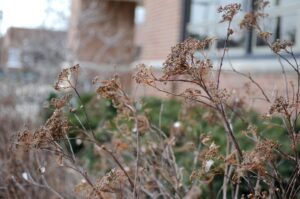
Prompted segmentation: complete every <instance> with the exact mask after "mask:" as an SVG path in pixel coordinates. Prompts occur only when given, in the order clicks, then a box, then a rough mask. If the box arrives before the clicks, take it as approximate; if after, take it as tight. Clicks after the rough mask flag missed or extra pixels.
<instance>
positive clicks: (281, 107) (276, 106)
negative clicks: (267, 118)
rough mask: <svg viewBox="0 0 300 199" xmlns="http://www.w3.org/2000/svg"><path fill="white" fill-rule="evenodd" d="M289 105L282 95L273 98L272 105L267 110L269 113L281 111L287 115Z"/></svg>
mask: <svg viewBox="0 0 300 199" xmlns="http://www.w3.org/2000/svg"><path fill="white" fill-rule="evenodd" d="M291 107H292V105H290V104H289V103H288V102H287V101H286V99H285V98H284V97H282V96H280V97H277V98H276V99H275V101H274V103H273V105H272V106H271V108H270V110H269V113H270V114H273V113H283V114H288V115H289V108H291Z"/></svg>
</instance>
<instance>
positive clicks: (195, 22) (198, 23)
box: [186, 0, 300, 55]
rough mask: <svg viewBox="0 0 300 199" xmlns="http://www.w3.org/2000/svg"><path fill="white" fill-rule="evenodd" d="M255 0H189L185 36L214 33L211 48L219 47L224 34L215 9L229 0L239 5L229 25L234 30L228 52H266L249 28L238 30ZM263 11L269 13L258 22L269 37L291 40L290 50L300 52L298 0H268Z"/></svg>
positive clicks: (202, 35)
mask: <svg viewBox="0 0 300 199" xmlns="http://www.w3.org/2000/svg"><path fill="white" fill-rule="evenodd" d="M254 1H255V0H252V1H251V0H191V4H190V15H189V22H188V23H187V26H186V31H187V35H188V36H192V37H195V38H197V39H204V38H206V37H216V38H217V42H216V44H215V46H213V47H212V50H218V49H222V48H223V47H224V42H225V39H226V36H227V33H226V29H227V24H226V23H221V24H220V23H219V21H220V19H221V14H218V13H217V9H218V7H219V6H221V5H227V4H229V3H241V4H242V5H243V7H242V12H240V13H239V14H237V15H236V16H235V18H234V20H233V23H232V25H233V26H232V28H233V30H234V32H235V35H234V37H231V40H230V41H229V46H230V47H231V49H232V50H231V52H232V54H235V55H243V54H245V53H248V54H255V53H261V52H262V51H263V52H266V53H267V52H269V51H268V50H267V47H266V44H265V43H264V42H263V41H262V40H261V39H260V38H259V37H258V36H257V35H256V32H255V31H254V30H253V31H252V33H251V32H250V33H249V31H245V30H241V29H240V28H239V22H240V21H241V20H242V17H243V15H244V14H245V13H243V12H246V11H247V10H249V9H250V7H251V4H253V3H254ZM265 12H266V13H269V14H270V17H266V18H265V19H263V20H262V21H261V22H260V26H261V27H262V29H263V30H264V31H268V32H272V33H273V35H272V38H271V39H272V41H275V40H276V39H281V40H287V41H290V42H293V43H294V50H295V51H299V52H300V44H299V43H300V42H299V41H298V40H300V38H299V37H300V34H299V29H300V23H297V22H298V21H300V0H270V5H268V6H267V8H266V10H265Z"/></svg>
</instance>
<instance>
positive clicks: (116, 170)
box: [15, 1, 300, 199]
mask: <svg viewBox="0 0 300 199" xmlns="http://www.w3.org/2000/svg"><path fill="white" fill-rule="evenodd" d="M256 2H257V4H256V5H255V9H254V10H253V11H251V12H249V13H246V15H245V17H244V18H243V20H242V21H241V23H240V27H241V28H245V29H254V30H255V31H257V32H258V35H260V36H261V38H262V39H263V40H264V41H265V42H266V43H267V44H268V47H269V48H270V50H271V51H272V52H273V53H275V55H277V56H278V57H279V58H280V59H281V60H283V61H285V63H286V64H287V65H288V66H290V67H291V68H292V69H293V70H294V71H295V73H296V75H297V80H298V82H300V71H299V67H298V63H297V60H296V59H295V57H294V54H293V52H292V50H291V44H290V43H288V42H284V41H283V42H280V41H276V42H275V43H274V44H272V43H271V42H270V41H269V39H270V33H268V32H264V31H262V30H261V28H260V27H259V23H258V20H261V19H262V18H264V17H265V16H266V15H265V14H264V13H263V9H264V8H265V7H266V5H267V2H266V1H256ZM240 9H241V5H240V4H230V5H227V6H223V7H220V8H219V12H221V13H223V15H222V21H221V22H222V23H223V22H224V23H228V28H227V38H226V41H225V44H224V49H223V54H222V57H221V58H220V62H219V65H216V64H215V63H213V62H212V61H211V59H210V58H209V55H208V53H207V52H208V51H207V49H208V48H209V47H210V46H211V45H212V44H213V42H214V41H215V39H214V38H206V39H204V40H202V41H199V40H196V39H192V38H190V39H187V40H185V41H184V42H182V43H180V44H177V45H176V46H175V47H173V48H172V50H171V53H170V54H169V55H168V57H167V59H166V61H165V62H164V63H163V70H162V72H163V74H162V75H161V76H156V75H154V73H153V72H152V70H151V67H149V66H146V65H145V64H142V65H139V66H138V69H137V72H136V73H135V75H134V79H135V81H136V82H137V83H139V84H145V85H148V86H149V87H151V88H154V89H156V90H158V91H160V92H163V93H166V94H169V95H171V96H173V97H178V98H182V99H184V100H185V102H193V103H186V107H184V108H183V111H182V113H181V115H180V117H181V119H182V120H185V122H186V123H185V125H182V123H181V122H180V121H178V122H175V123H174V125H173V126H172V127H170V131H169V132H164V131H163V130H162V129H161V128H160V123H159V125H158V127H157V126H156V125H154V124H153V123H151V121H150V120H149V118H148V117H147V111H145V110H144V112H143V111H142V110H143V109H141V108H139V105H141V106H143V105H142V104H141V103H140V101H136V100H134V99H133V98H131V97H129V95H127V94H126V92H125V91H124V89H123V88H122V86H121V83H120V80H119V78H118V76H114V77H112V79H110V80H105V81H100V80H99V78H96V79H95V80H94V83H96V84H99V87H98V88H97V90H96V93H97V94H98V95H99V96H100V97H101V98H105V99H108V100H110V101H111V102H112V106H113V107H114V108H115V109H116V110H117V115H116V116H115V117H114V118H113V119H112V120H111V121H108V122H106V123H105V124H104V125H102V126H101V127H99V128H101V130H105V131H108V132H110V133H111V138H110V140H109V141H108V142H102V141H101V140H99V139H98V137H97V136H99V134H97V132H96V131H97V130H98V129H96V130H95V129H93V128H92V127H91V120H90V117H89V115H88V112H87V111H86V106H85V104H84V103H83V100H82V97H81V95H80V93H79V92H78V88H77V86H76V82H77V76H78V74H79V66H78V65H76V66H73V67H71V68H68V69H64V70H63V71H62V72H61V73H60V75H59V77H58V80H57V82H56V84H55V88H56V90H57V91H67V92H73V93H74V94H75V95H74V96H77V98H78V99H79V101H80V103H81V105H80V110H75V111H70V108H71V110H72V107H71V105H70V100H71V95H69V94H68V95H66V96H65V97H63V98H61V99H53V100H52V102H51V103H52V105H53V106H54V108H55V110H54V112H53V114H52V116H51V117H50V118H49V119H48V120H47V121H46V122H45V124H44V125H42V126H41V127H40V128H38V129H37V130H30V129H26V130H23V131H21V132H19V133H18V135H17V137H16V140H15V145H16V146H17V148H20V147H22V148H24V149H25V151H28V150H37V151H49V152H52V153H53V154H54V155H55V157H56V158H57V161H56V162H57V164H58V166H60V167H65V168H68V169H70V170H72V171H74V172H76V173H77V174H79V175H80V176H81V178H82V180H81V181H80V182H78V185H77V186H76V187H75V192H76V193H78V194H79V195H81V196H83V197H86V198H105V199H106V198H164V199H171V198H172V199H174V198H175V199H177V198H178V199H179V198H186V199H187V198H203V197H204V198H208V197H209V198H214V197H216V198H218V197H219V196H221V195H223V198H229V196H230V198H297V197H299V189H300V188H299V187H300V182H299V177H300V160H299V132H298V130H297V125H298V124H299V121H298V120H299V112H300V111H299V105H298V103H299V96H300V84H299V83H298V84H297V86H294V85H293V87H292V89H293V92H292V94H291V93H288V92H287V94H286V96H284V95H283V96H280V95H276V96H271V95H269V93H268V92H266V91H265V90H264V89H263V85H260V84H258V83H257V82H256V81H255V80H254V79H253V78H252V76H251V75H245V74H243V73H240V72H238V71H236V70H235V72H236V73H237V74H238V75H241V76H243V77H246V78H248V79H249V81H250V83H251V84H252V85H254V86H255V87H257V88H258V90H260V91H261V94H262V95H263V100H264V101H265V104H266V106H269V107H270V109H269V110H270V111H269V113H268V114H267V115H266V116H265V117H262V118H263V120H265V122H266V123H268V124H269V123H270V124H269V125H270V126H272V125H273V124H272V119H275V118H279V119H280V121H281V123H280V125H279V126H280V128H283V129H284V130H285V133H286V134H285V137H284V139H286V140H287V141H288V142H289V143H290V146H291V147H290V148H288V149H285V148H283V147H282V145H281V140H272V139H271V138H269V137H268V135H264V134H263V131H265V130H266V129H259V128H257V127H256V126H255V124H253V122H252V121H251V118H249V117H250V116H249V115H247V114H248V113H247V112H245V110H246V107H245V106H246V103H244V100H243V99H242V98H241V99H237V98H236V96H235V95H234V94H233V92H231V91H230V90H228V89H226V88H224V87H222V81H221V80H220V75H221V72H222V65H223V61H224V57H225V55H226V53H227V52H228V50H229V49H228V46H227V44H228V40H229V38H230V37H231V36H234V31H233V30H232V29H231V22H232V21H233V18H234V17H235V15H236V14H237V13H238V12H239V11H240ZM282 52H284V53H286V54H288V55H289V56H291V57H292V58H293V60H294V62H291V61H290V59H287V58H286V57H285V56H284V54H281V53H282ZM174 82H175V83H180V84H185V85H186V87H185V88H186V89H184V90H182V91H180V92H176V93H175V92H174V91H169V90H164V89H163V88H162V87H160V86H159V85H160V84H161V83H163V84H173V83H174ZM285 83H286V82H285ZM286 84H287V83H286ZM249 94H250V93H249ZM290 95H292V96H290ZM191 104H193V105H194V104H200V106H201V108H202V109H203V110H205V114H203V115H202V116H201V117H196V116H199V115H196V116H195V115H193V114H192V113H191V112H193V110H192V109H193V107H192V106H191ZM162 110H163V109H162V108H161V112H162ZM78 111H82V112H83V114H82V115H83V117H82V118H79V117H78V115H77V112H78ZM66 114H71V115H72V116H74V117H75V118H76V119H78V123H79V124H80V131H79V133H78V134H77V135H76V137H75V139H76V141H77V140H80V143H84V144H86V145H88V146H90V147H91V148H92V153H93V154H95V155H96V157H100V158H98V159H97V160H96V161H97V162H98V164H99V165H100V166H99V168H100V169H99V170H100V171H99V172H98V173H97V175H93V173H92V172H91V171H87V170H84V169H83V164H82V162H81V161H80V160H79V159H78V158H77V156H76V154H75V153H74V150H73V146H72V145H71V138H70V137H69V136H70V134H71V133H70V132H71V129H72V128H71V127H72V126H71V124H70V122H69V121H68V120H67V117H66ZM159 115H160V116H161V113H159ZM160 116H159V117H160ZM162 119H164V118H160V121H161V120H162ZM199 120H205V122H207V125H208V126H210V127H212V128H211V130H212V131H213V130H215V129H214V128H213V127H220V129H221V130H220V132H221V133H220V134H219V135H218V138H219V139H225V140H226V147H224V146H221V145H219V144H217V142H218V140H217V139H215V138H213V136H211V133H209V132H201V133H200V134H199V135H197V137H196V139H195V140H189V141H185V140H184V139H183V138H184V136H185V134H186V133H187V132H189V131H193V130H194V128H197V125H199ZM236 121H237V122H239V124H240V125H239V126H237V125H234V122H236ZM238 128H240V131H243V134H242V135H241V134H238V131H239V130H238ZM266 128H268V127H266ZM275 133H276V132H275ZM245 140H247V141H248V142H247V143H248V144H249V146H245V142H244V141H245ZM178 154H183V156H184V158H186V159H188V160H189V161H188V163H187V164H188V165H184V164H183V165H182V162H180V161H178V157H179V156H178ZM282 161H284V162H285V163H286V164H287V165H289V167H290V171H289V173H288V174H283V173H282V171H281V169H282V168H281V166H282V165H281V162H282ZM41 171H42V172H43V171H44V169H43V168H41ZM107 171H109V172H107ZM217 178H222V179H223V181H222V185H220V184H217V185H216V183H215V180H216V179H217ZM219 182H220V181H219ZM213 186H218V193H214V191H213ZM203 187H205V188H203ZM207 189H208V190H210V191H208V192H209V193H208V194H209V196H207V195H205V194H204V193H205V191H206V193H207ZM57 195H59V194H57Z"/></svg>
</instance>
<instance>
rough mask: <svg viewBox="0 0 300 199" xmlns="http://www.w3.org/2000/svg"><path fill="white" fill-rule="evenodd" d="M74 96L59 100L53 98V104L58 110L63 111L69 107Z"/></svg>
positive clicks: (66, 96)
mask: <svg viewBox="0 0 300 199" xmlns="http://www.w3.org/2000/svg"><path fill="white" fill-rule="evenodd" d="M71 98H72V95H65V96H64V97H63V98H61V99H58V98H52V99H51V104H52V105H53V106H54V107H55V108H56V109H61V108H63V107H64V106H66V105H67V103H69V101H70V100H71Z"/></svg>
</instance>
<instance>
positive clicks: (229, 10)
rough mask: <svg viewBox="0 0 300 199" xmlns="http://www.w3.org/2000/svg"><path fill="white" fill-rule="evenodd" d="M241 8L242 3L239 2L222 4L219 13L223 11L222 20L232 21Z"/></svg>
mask: <svg viewBox="0 0 300 199" xmlns="http://www.w3.org/2000/svg"><path fill="white" fill-rule="evenodd" d="M240 10H241V4H239V3H233V4H228V5H226V6H220V7H219V8H218V12H219V13H223V15H222V20H221V21H220V22H221V23H222V22H225V21H229V22H230V21H232V19H233V17H234V16H235V15H236V14H237V13H238V12H239V11H240Z"/></svg>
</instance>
